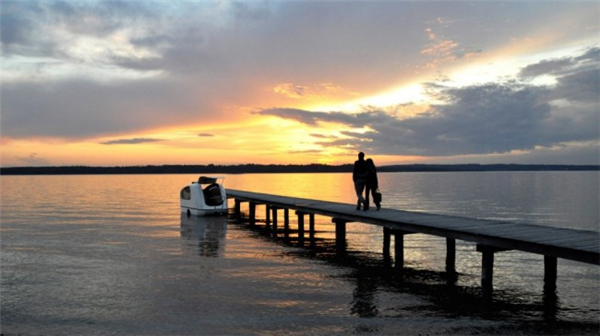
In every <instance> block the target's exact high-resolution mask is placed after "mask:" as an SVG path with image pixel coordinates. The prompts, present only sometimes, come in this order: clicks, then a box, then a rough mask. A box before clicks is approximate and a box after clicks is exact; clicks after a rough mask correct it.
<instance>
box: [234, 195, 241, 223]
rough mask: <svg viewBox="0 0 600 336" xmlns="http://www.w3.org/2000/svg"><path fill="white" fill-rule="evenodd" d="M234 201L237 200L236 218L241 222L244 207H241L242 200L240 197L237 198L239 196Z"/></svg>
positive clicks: (235, 206)
mask: <svg viewBox="0 0 600 336" xmlns="http://www.w3.org/2000/svg"><path fill="white" fill-rule="evenodd" d="M234 202H235V205H234V208H235V219H236V220H237V221H238V222H241V221H242V207H241V203H242V202H241V201H240V200H239V199H237V198H236V199H235V200H234Z"/></svg>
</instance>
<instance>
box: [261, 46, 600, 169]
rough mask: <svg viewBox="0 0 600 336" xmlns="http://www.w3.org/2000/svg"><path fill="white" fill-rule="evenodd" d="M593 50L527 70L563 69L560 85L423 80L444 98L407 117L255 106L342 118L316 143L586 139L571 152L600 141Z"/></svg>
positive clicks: (389, 145) (479, 150)
mask: <svg viewBox="0 0 600 336" xmlns="http://www.w3.org/2000/svg"><path fill="white" fill-rule="evenodd" d="M594 54H596V51H595V50H589V51H587V52H585V53H584V54H583V55H581V56H579V57H572V58H570V59H568V60H567V59H563V60H560V61H556V60H546V61H541V62H539V63H537V64H535V65H534V66H530V67H526V68H525V69H524V71H523V72H522V74H527V76H533V75H534V74H535V75H536V76H540V75H546V74H549V73H553V74H560V76H558V77H556V84H555V85H549V86H537V85H532V84H528V82H519V81H516V80H512V81H507V82H504V83H487V84H478V85H470V86H464V87H451V86H446V85H444V84H440V83H429V84H425V85H426V87H427V91H428V92H430V93H433V94H435V95H436V98H437V99H438V100H440V101H442V103H438V104H435V105H432V106H431V107H430V108H429V109H428V110H427V111H425V112H424V113H421V114H417V115H415V116H412V117H408V118H407V117H402V118H401V117H397V114H395V113H394V114H390V113H388V112H386V109H384V108H381V109H374V108H373V107H370V108H369V109H368V110H365V111H363V112H361V113H356V114H347V113H342V112H322V111H306V110H300V109H290V108H272V109H265V110H262V111H259V112H257V113H258V114H261V115H270V116H277V117H280V118H285V119H291V120H295V121H298V122H300V123H304V124H306V125H309V126H312V127H315V128H318V127H320V126H321V124H322V123H336V124H339V125H341V130H340V134H341V135H342V136H341V137H339V138H337V139H325V138H323V141H320V142H318V144H320V145H321V146H323V147H335V148H340V149H350V150H369V151H370V152H371V153H373V154H382V155H423V156H438V157H439V156H457V155H485V154H501V153H505V154H506V153H514V152H522V151H537V152H540V153H541V151H542V149H544V148H545V149H546V152H545V153H546V154H545V155H546V156H547V157H559V155H557V154H556V153H557V151H556V149H557V148H564V147H567V146H570V147H573V146H574V144H584V145H581V146H579V147H577V146H576V147H577V148H579V149H577V150H576V151H575V150H574V149H571V150H568V151H565V153H566V152H569V151H570V152H572V153H584V152H587V153H589V152H590V150H589V144H597V143H598V141H600V128H599V125H600V121H599V118H600V116H599V114H598V107H599V102H598V92H600V91H599V80H600V70H599V69H598V64H597V63H596V64H595V66H596V68H593V67H592V66H590V64H589V60H590V59H592V57H593V55H594ZM400 108H401V107H400ZM356 129H362V130H363V131H361V132H359V131H356ZM585 144H587V145H585ZM596 147H597V146H596ZM573 148H575V147H573ZM592 152H593V151H592ZM541 156H542V155H541V154H540V155H538V157H541ZM573 156H576V155H573Z"/></svg>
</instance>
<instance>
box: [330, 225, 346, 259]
mask: <svg viewBox="0 0 600 336" xmlns="http://www.w3.org/2000/svg"><path fill="white" fill-rule="evenodd" d="M331 221H332V222H334V223H335V247H336V249H337V251H338V253H340V252H341V253H343V252H345V251H346V223H347V222H346V220H343V219H340V218H332V220H331Z"/></svg>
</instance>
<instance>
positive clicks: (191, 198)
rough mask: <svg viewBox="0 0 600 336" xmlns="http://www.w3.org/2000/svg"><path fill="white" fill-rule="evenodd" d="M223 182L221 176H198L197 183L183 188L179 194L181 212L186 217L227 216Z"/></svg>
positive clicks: (223, 178)
mask: <svg viewBox="0 0 600 336" xmlns="http://www.w3.org/2000/svg"><path fill="white" fill-rule="evenodd" d="M224 180H225V177H221V176H218V177H206V176H200V178H199V179H198V182H192V183H191V184H188V185H187V186H185V187H184V188H183V189H181V193H180V204H181V212H183V213H185V214H187V215H188V216H191V215H194V216H207V215H224V214H227V195H226V194H225V188H224V187H223V181H224Z"/></svg>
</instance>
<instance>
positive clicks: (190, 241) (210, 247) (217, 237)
mask: <svg viewBox="0 0 600 336" xmlns="http://www.w3.org/2000/svg"><path fill="white" fill-rule="evenodd" d="M227 220H228V219H227V216H207V217H198V216H190V217H188V216H186V214H184V213H182V214H181V237H182V238H184V239H186V240H187V244H186V245H188V246H190V247H195V252H196V253H197V254H198V255H199V256H201V257H209V258H210V257H212V258H214V257H219V256H221V254H222V253H223V246H224V244H225V234H226V231H227Z"/></svg>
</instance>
